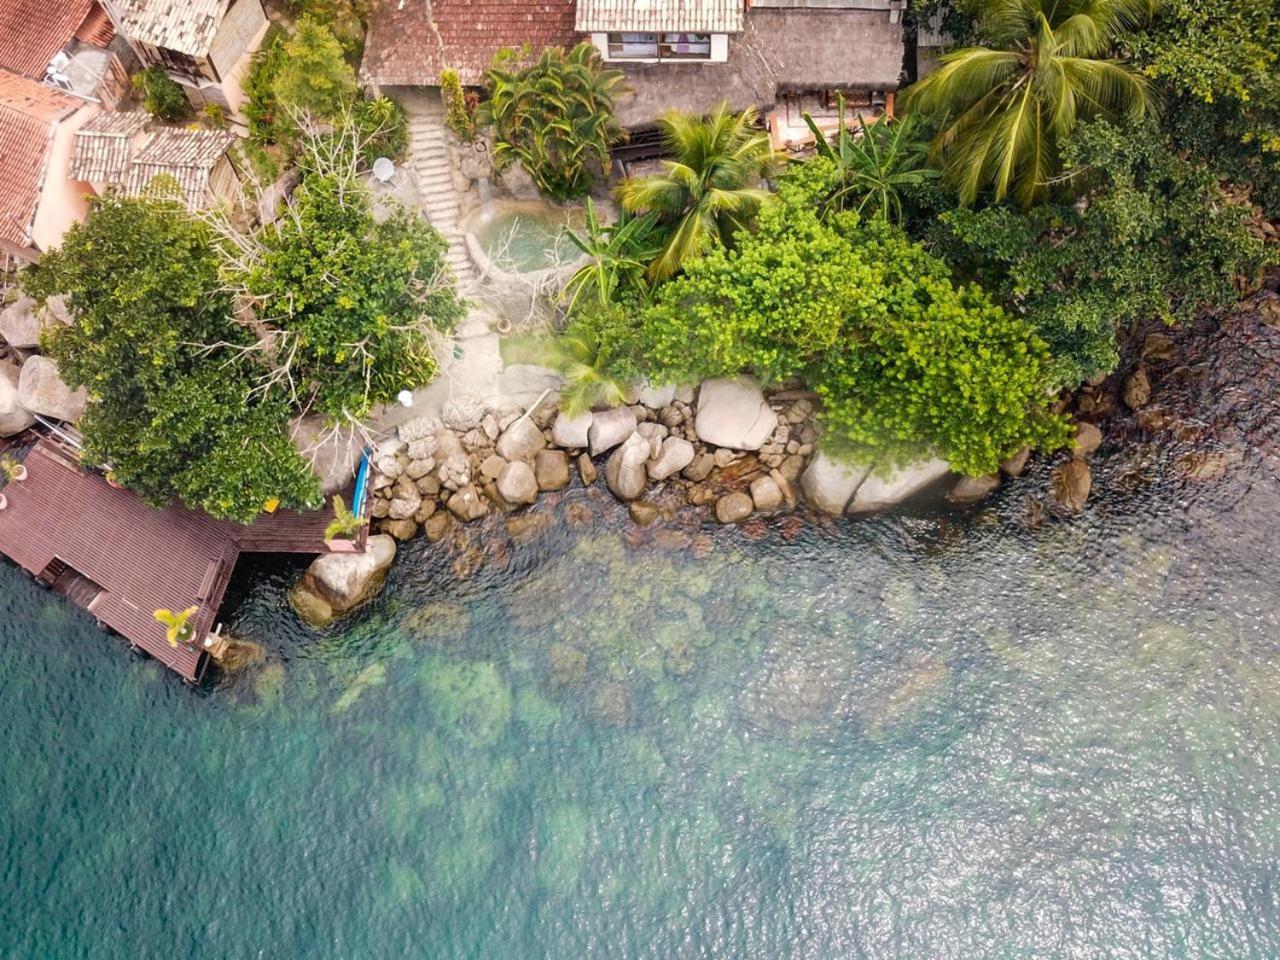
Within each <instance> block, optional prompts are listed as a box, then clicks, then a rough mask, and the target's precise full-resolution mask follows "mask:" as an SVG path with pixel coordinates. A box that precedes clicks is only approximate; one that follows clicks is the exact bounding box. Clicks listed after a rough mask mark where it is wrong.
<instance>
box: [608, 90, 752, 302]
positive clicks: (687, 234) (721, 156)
mask: <svg viewBox="0 0 1280 960" xmlns="http://www.w3.org/2000/svg"><path fill="white" fill-rule="evenodd" d="M758 120H759V117H758V115H757V113H756V111H755V110H754V109H751V110H744V111H743V112H742V113H733V112H732V111H731V110H730V109H729V105H728V103H721V104H719V105H718V106H717V107H716V108H715V109H714V110H713V111H712V112H711V115H710V116H709V117H707V118H706V119H703V118H701V117H695V116H692V115H691V114H684V113H677V112H672V113H668V114H667V115H666V116H665V117H663V118H662V119H661V120H659V121H658V126H659V127H660V128H661V130H662V136H663V140H664V142H665V143H666V145H667V149H668V150H669V151H670V153H671V155H672V156H673V158H674V159H672V160H665V161H663V164H664V166H665V170H664V172H662V173H660V174H655V175H654V176H651V177H628V178H627V179H626V180H624V181H622V183H621V184H619V185H618V190H617V194H618V200H619V202H620V203H621V204H622V206H623V208H624V209H626V210H629V211H631V212H632V213H652V214H654V215H655V216H656V217H657V218H658V220H659V222H660V223H661V224H662V225H663V226H664V228H665V229H666V230H667V231H668V238H667V241H666V243H665V244H664V245H663V247H662V250H661V251H660V252H659V254H658V256H657V257H656V258H655V259H654V260H653V262H652V263H651V264H650V265H649V271H648V272H649V278H650V279H651V280H666V279H668V278H669V277H671V276H673V275H674V274H675V273H676V272H677V271H678V270H679V269H680V268H681V266H682V265H683V264H684V263H685V262H686V261H687V260H689V259H690V258H691V257H695V256H697V255H698V254H700V253H703V252H705V251H707V250H709V249H711V248H712V247H714V246H716V245H724V244H727V243H728V242H729V241H730V239H731V238H732V236H733V234H734V232H735V231H737V230H740V229H742V228H744V227H747V226H749V225H750V224H751V222H752V220H753V219H754V217H755V216H756V214H757V213H758V212H759V210H760V208H761V207H762V206H764V205H765V204H767V203H768V202H770V200H771V199H772V196H773V195H772V194H771V193H769V191H768V190H766V189H764V188H763V187H760V186H758V184H759V182H760V180H761V178H762V177H764V176H765V174H767V173H768V172H769V169H770V167H771V166H772V165H773V163H774V159H775V158H774V154H773V149H772V147H771V146H770V144H769V135H768V134H767V133H765V132H764V131H763V130H760V129H759V128H758V126H757V123H758Z"/></svg>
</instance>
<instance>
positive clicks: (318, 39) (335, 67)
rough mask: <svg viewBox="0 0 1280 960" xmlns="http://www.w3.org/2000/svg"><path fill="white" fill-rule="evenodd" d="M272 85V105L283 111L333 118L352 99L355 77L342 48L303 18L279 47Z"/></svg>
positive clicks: (323, 29)
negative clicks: (279, 53)
mask: <svg viewBox="0 0 1280 960" xmlns="http://www.w3.org/2000/svg"><path fill="white" fill-rule="evenodd" d="M281 50H282V52H281V60H280V61H279V62H277V63H276V68H277V72H276V74H275V78H274V80H273V82H272V92H273V93H274V95H275V99H276V102H277V103H278V104H279V105H280V106H281V107H283V108H285V109H286V110H294V111H297V112H300V113H306V114H310V115H312V116H314V117H327V118H333V117H337V116H339V115H341V113H342V111H343V110H344V108H347V107H349V106H350V104H351V103H352V102H353V101H354V100H355V96H356V74H355V71H354V70H353V69H352V68H351V65H350V64H349V63H347V61H346V59H345V55H344V51H343V49H342V44H340V43H339V42H338V39H337V38H336V37H335V36H334V35H333V33H332V32H331V31H330V30H329V28H328V27H326V26H325V25H324V24H323V23H321V22H320V21H319V20H316V19H314V18H312V17H303V18H302V19H301V20H299V21H298V29H297V32H296V33H294V35H293V36H292V37H289V38H288V39H287V40H285V41H284V42H283V44H282V45H281Z"/></svg>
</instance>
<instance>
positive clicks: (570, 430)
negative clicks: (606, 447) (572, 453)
mask: <svg viewBox="0 0 1280 960" xmlns="http://www.w3.org/2000/svg"><path fill="white" fill-rule="evenodd" d="M593 419H595V418H594V416H593V415H592V413H591V411H590V410H588V411H587V412H586V413H580V414H578V415H577V416H576V417H571V416H569V415H568V414H567V413H562V414H560V415H559V416H557V417H556V422H555V423H554V424H552V426H551V442H552V443H554V444H555V445H556V446H557V447H561V448H563V449H565V450H585V449H586V448H587V444H588V443H589V442H590V440H589V438H588V436H587V433H588V431H590V429H591V421H592V420H593Z"/></svg>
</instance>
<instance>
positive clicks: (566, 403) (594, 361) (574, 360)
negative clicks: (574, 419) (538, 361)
mask: <svg viewBox="0 0 1280 960" xmlns="http://www.w3.org/2000/svg"><path fill="white" fill-rule="evenodd" d="M599 309H600V310H602V311H603V310H608V309H610V308H609V306H608V305H604V306H602V307H600V308H599ZM597 316H598V314H597ZM611 359H612V358H611V356H610V346H609V341H608V338H606V337H604V336H602V335H601V327H600V324H599V323H597V322H594V321H593V320H592V319H582V320H576V321H574V322H573V323H571V324H570V325H569V326H568V328H567V329H566V330H565V331H564V332H563V333H562V334H560V335H559V336H557V337H556V338H555V339H554V340H552V341H551V345H550V347H549V348H548V350H547V354H546V357H545V361H544V362H545V363H546V364H547V366H549V367H551V368H552V369H553V370H559V371H560V373H561V374H562V375H563V376H564V381H565V382H564V386H563V387H561V389H560V407H561V409H562V410H564V411H565V413H567V414H569V415H570V416H577V415H578V414H581V413H586V412H587V411H588V410H591V409H594V408H596V407H616V406H618V405H619V404H621V403H625V402H626V398H627V389H626V384H625V383H624V382H623V381H622V380H620V379H619V378H618V377H616V376H614V375H613V374H612V372H611V370H610V362H611Z"/></svg>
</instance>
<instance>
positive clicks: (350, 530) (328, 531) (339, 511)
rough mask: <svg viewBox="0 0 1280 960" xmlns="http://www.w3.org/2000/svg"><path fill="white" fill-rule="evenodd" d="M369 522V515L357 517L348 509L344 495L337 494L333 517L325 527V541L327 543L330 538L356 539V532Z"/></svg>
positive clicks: (334, 501)
mask: <svg viewBox="0 0 1280 960" xmlns="http://www.w3.org/2000/svg"><path fill="white" fill-rule="evenodd" d="M368 522H369V518H368V517H357V516H356V515H355V513H353V512H352V511H351V510H348V509H347V505H346V503H344V502H343V500H342V497H340V496H338V495H337V494H335V495H334V497H333V519H332V520H330V521H329V525H328V526H327V527H325V528H324V539H325V542H326V543H327V542H329V541H330V540H354V539H355V538H356V534H357V533H359V532H360V528H361V527H363V526H364V525H365V524H366V523H368Z"/></svg>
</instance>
